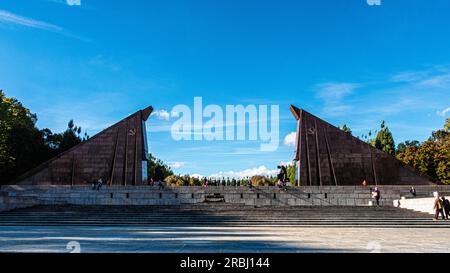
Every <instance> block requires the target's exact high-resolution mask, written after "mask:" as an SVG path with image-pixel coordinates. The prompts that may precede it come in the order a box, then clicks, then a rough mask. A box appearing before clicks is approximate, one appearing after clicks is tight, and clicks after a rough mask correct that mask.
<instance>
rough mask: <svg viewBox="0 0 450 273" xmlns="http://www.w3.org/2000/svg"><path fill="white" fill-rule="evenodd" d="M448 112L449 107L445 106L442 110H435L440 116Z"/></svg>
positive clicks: (449, 110)
mask: <svg viewBox="0 0 450 273" xmlns="http://www.w3.org/2000/svg"><path fill="white" fill-rule="evenodd" d="M449 112H450V107H447V108H445V109H444V110H442V111H437V114H438V115H439V116H441V117H445V116H446V115H447V113H449Z"/></svg>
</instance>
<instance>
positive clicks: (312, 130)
mask: <svg viewBox="0 0 450 273" xmlns="http://www.w3.org/2000/svg"><path fill="white" fill-rule="evenodd" d="M315 133H316V130H314V128H309V129H308V134H309V135H314V134H315Z"/></svg>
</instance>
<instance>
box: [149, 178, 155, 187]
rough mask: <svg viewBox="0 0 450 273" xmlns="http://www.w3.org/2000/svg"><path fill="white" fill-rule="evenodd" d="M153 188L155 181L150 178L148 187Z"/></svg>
mask: <svg viewBox="0 0 450 273" xmlns="http://www.w3.org/2000/svg"><path fill="white" fill-rule="evenodd" d="M153 186H155V180H153V178H150V187H153Z"/></svg>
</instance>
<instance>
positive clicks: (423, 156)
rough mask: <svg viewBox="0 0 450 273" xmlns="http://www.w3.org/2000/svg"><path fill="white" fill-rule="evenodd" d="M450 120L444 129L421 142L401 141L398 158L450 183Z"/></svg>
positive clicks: (422, 171) (445, 182)
mask: <svg viewBox="0 0 450 273" xmlns="http://www.w3.org/2000/svg"><path fill="white" fill-rule="evenodd" d="M449 120H450V119H447V120H446V123H445V125H444V129H443V130H438V131H436V132H433V133H432V136H431V137H430V138H429V139H428V140H427V141H425V142H423V143H421V144H420V143H419V142H418V141H410V142H408V141H407V142H405V143H400V144H399V146H398V151H397V158H398V159H399V160H401V161H403V162H404V163H406V164H408V165H410V166H411V167H414V168H415V169H417V170H418V171H419V172H421V173H423V174H427V175H429V176H430V177H432V178H434V179H436V180H438V181H441V182H442V183H444V184H450V172H449V170H450V132H449Z"/></svg>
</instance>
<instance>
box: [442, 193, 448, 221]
mask: <svg viewBox="0 0 450 273" xmlns="http://www.w3.org/2000/svg"><path fill="white" fill-rule="evenodd" d="M442 206H443V208H444V214H445V219H447V220H448V217H449V216H450V201H449V200H448V199H446V198H445V197H444V196H442Z"/></svg>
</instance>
